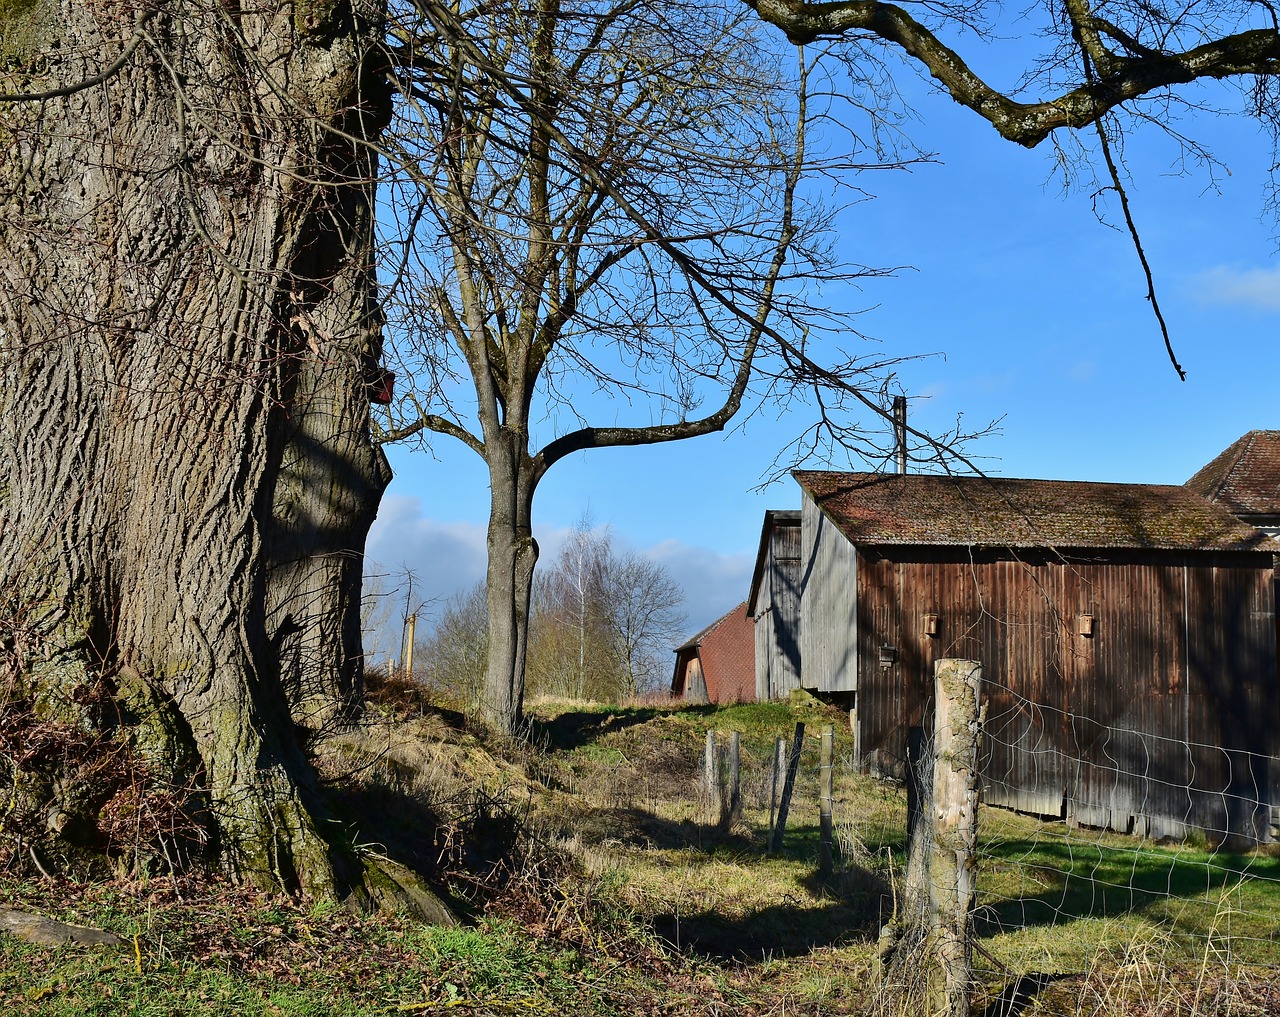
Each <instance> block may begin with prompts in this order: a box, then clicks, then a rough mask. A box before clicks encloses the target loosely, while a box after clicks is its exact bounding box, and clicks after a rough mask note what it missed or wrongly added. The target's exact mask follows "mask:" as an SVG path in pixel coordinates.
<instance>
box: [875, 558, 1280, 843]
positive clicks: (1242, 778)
mask: <svg viewBox="0 0 1280 1017" xmlns="http://www.w3.org/2000/svg"><path fill="white" fill-rule="evenodd" d="M857 586H858V589H857V594H858V599H857V603H858V609H857V613H858V624H857V632H858V688H859V693H858V717H859V725H860V728H861V730H860V731H859V743H860V746H861V752H862V753H863V760H864V764H865V765H868V766H870V767H872V768H875V769H879V770H882V771H885V772H891V773H896V772H900V771H901V763H902V757H903V754H904V747H905V744H906V736H907V730H908V729H909V728H911V727H914V726H922V725H925V724H926V723H927V721H926V718H928V717H929V716H931V713H932V704H931V703H929V702H928V696H929V695H930V694H931V692H932V687H933V685H932V674H933V663H934V661H935V660H936V659H938V658H939V657H964V658H971V659H974V660H978V661H980V662H981V663H982V665H983V675H984V680H985V681H986V684H987V692H988V696H989V707H988V725H987V730H988V744H989V752H988V756H987V762H986V765H985V775H986V778H987V784H988V786H987V790H986V791H985V796H986V799H987V800H988V801H990V802H993V803H996V804H1003V805H1008V806H1011V807H1014V808H1018V809H1023V810H1026V811H1029V812H1035V813H1040V814H1045V815H1060V814H1065V815H1066V817H1067V818H1068V819H1073V820H1076V821H1078V822H1080V823H1084V824H1087V825H1091V826H1103V827H1111V828H1113V829H1118V830H1131V831H1133V832H1138V833H1147V834H1149V835H1151V836H1179V835H1182V834H1184V833H1186V832H1187V831H1188V830H1190V829H1202V830H1209V831H1219V832H1227V831H1230V832H1233V833H1240V834H1242V835H1244V836H1250V837H1255V836H1256V837H1257V838H1258V839H1262V838H1264V837H1265V830H1266V825H1267V824H1266V816H1265V814H1263V813H1261V812H1259V811H1258V810H1257V807H1256V805H1250V804H1248V803H1250V802H1254V803H1256V802H1258V801H1259V800H1261V801H1262V802H1263V803H1266V802H1270V801H1275V800H1276V794H1275V791H1276V785H1277V783H1278V782H1280V777H1278V775H1277V774H1275V773H1273V772H1272V768H1271V765H1270V762H1268V760H1266V759H1264V758H1259V757H1271V756H1274V755H1276V753H1277V752H1278V751H1280V746H1278V745H1277V736H1276V733H1277V730H1280V724H1277V720H1278V716H1277V714H1278V711H1280V706H1278V703H1277V692H1276V684H1277V668H1276V626H1275V594H1274V582H1273V577H1272V571H1271V568H1270V559H1269V558H1268V559H1265V564H1264V560H1263V559H1262V558H1261V556H1257V555H1211V554H1174V553H1167V554H1148V555H1145V556H1144V555H1137V554H1130V555H1122V556H1111V557H1109V558H1107V559H1105V560H1097V559H1095V560H1064V559H1063V558H1061V557H1058V556H1049V555H1040V556H1023V557H1022V558H1021V559H1015V558H1013V557H1011V556H1010V555H1007V554H1006V555H1001V554H997V553H991V552H984V553H977V552H975V555H974V556H973V557H972V558H966V559H963V560H959V559H958V558H957V556H956V555H955V554H954V553H951V552H949V551H942V550H935V549H923V550H922V549H879V550H878V551H877V552H876V553H870V552H866V551H864V553H862V554H860V555H859V560H858V567H857ZM929 615H936V616H937V634H936V635H932V636H931V635H928V634H927V633H926V619H927V617H928V616H929ZM1086 618H1092V634H1086V630H1087V629H1088V622H1087V621H1086ZM886 647H888V648H889V650H886V649H885V648H886ZM890 651H891V652H890ZM1139 732H1140V733H1141V734H1139ZM1251 754H1252V755H1251ZM1189 788H1190V790H1189Z"/></svg>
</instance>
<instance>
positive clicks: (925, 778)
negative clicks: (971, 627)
mask: <svg viewBox="0 0 1280 1017" xmlns="http://www.w3.org/2000/svg"><path fill="white" fill-rule="evenodd" d="M981 686H982V667H981V665H979V664H978V663H976V662H975V661H972V660H950V659H943V660H939V661H937V663H936V664H935V666H934V688H935V694H934V704H935V706H934V711H935V712H934V718H933V720H934V723H933V738H932V740H931V741H930V739H928V738H927V737H925V736H924V732H923V731H920V732H919V733H918V734H917V733H915V732H912V734H911V735H910V736H909V743H908V750H907V755H908V770H909V771H912V772H911V773H910V775H909V776H908V782H909V788H913V790H912V791H911V793H910V799H911V806H914V807H911V806H909V812H910V813H911V819H910V820H909V823H910V826H911V831H910V846H909V851H908V862H907V875H906V880H905V886H904V888H903V892H902V894H901V897H900V899H899V900H898V902H897V912H896V913H895V915H894V918H893V921H892V922H890V923H889V925H887V926H885V928H884V929H883V930H881V933H880V950H879V961H880V974H881V979H882V991H885V992H887V993H889V994H891V995H892V996H894V997H897V998H898V1000H899V1004H900V1005H899V1008H900V1009H902V1011H903V1012H914V1011H916V1010H918V1011H919V1012H922V1013H927V1014H929V1015H930V1017H969V1002H970V995H971V987H972V978H973V945H972V939H971V937H972V932H973V900H974V891H975V886H976V865H975V860H974V853H975V848H976V845H977V838H978V799H979V793H980V790H981V783H980V780H979V776H978V752H979V747H980V743H981V737H982V723H983V720H984V713H985V708H984V707H983V706H982V697H981ZM921 997H923V998H921Z"/></svg>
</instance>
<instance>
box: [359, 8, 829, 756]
mask: <svg viewBox="0 0 1280 1017" xmlns="http://www.w3.org/2000/svg"><path fill="white" fill-rule="evenodd" d="M403 18H404V22H403V24H402V26H401V28H400V34H401V35H402V37H403V38H405V39H406V40H412V42H411V44H410V43H408V42H406V44H405V45H406V49H405V51H404V52H403V53H401V54H400V59H401V61H402V63H403V64H405V65H412V67H413V68H414V70H415V72H416V73H414V74H412V75H409V76H406V77H405V78H403V79H402V80H401V84H400V88H401V93H402V97H403V103H404V108H405V110H406V116H405V117H404V119H403V120H402V121H401V122H400V123H399V124H398V125H397V127H398V133H397V134H396V139H395V140H396V144H398V145H399V146H400V147H401V149H402V150H403V152H404V153H405V155H404V158H403V163H402V165H403V166H404V167H405V170H404V172H403V174H402V175H401V177H400V179H399V181H398V182H397V183H398V186H397V187H396V189H395V190H394V191H393V192H392V193H394V195H395V199H396V200H395V208H396V223H397V225H398V226H400V227H402V229H403V232H402V233H401V234H400V235H399V236H398V237H396V238H395V240H396V244H397V245H398V248H399V250H400V251H401V252H402V253H401V256H400V260H399V265H400V272H399V278H398V288H397V289H396V290H395V295H394V297H393V298H392V299H391V300H389V301H388V303H387V309H388V315H389V321H390V332H391V334H392V335H393V336H394V341H395V344H396V346H395V349H396V354H397V356H398V357H399V358H400V359H399V368H400V370H401V371H402V372H404V374H405V375H406V376H407V377H408V378H409V379H410V386H409V388H410V391H409V392H408V393H407V394H406V395H405V396H404V397H403V398H402V399H401V401H400V402H399V403H398V404H397V406H396V407H395V409H394V411H393V413H392V416H391V420H390V422H389V424H388V426H387V429H386V432H385V434H384V438H385V439H387V440H405V439H407V438H411V437H417V438H418V439H419V440H425V437H424V436H425V435H427V434H428V433H435V434H437V435H445V436H448V437H450V438H452V439H457V440H460V441H462V442H463V443H465V444H466V445H467V446H468V447H469V448H471V449H473V450H474V451H475V452H476V453H477V454H478V455H479V456H481V457H482V458H483V459H484V461H485V463H486V465H487V467H488V470H489V476H490V490H491V503H490V517H489V532H488V575H487V582H488V591H489V625H490V630H489V675H488V680H487V683H486V688H485V693H484V697H483V701H482V704H481V713H482V716H483V717H484V719H485V720H486V721H487V722H488V723H489V724H490V725H491V726H492V727H494V728H495V729H497V730H499V731H502V732H508V733H509V732H512V731H514V730H515V729H516V728H517V727H518V726H519V722H520V716H521V704H522V700H523V693H524V684H525V663H526V657H527V653H528V645H529V618H530V608H531V596H532V588H533V572H534V564H535V562H536V560H537V555H538V550H537V545H536V543H535V541H534V539H533V535H532V524H531V520H532V506H533V499H534V494H535V492H536V490H537V488H538V485H539V484H540V483H541V481H542V479H543V478H544V477H545V476H546V474H547V472H548V471H549V470H550V469H551V468H552V467H553V466H554V465H555V464H556V463H557V462H559V461H561V460H562V459H564V458H565V457H566V456H570V455H572V454H574V453H577V452H582V451H585V450H589V449H598V448H604V447H609V446H623V445H637V444H651V443H657V442H666V441H675V440H680V439H685V438H691V437H695V436H698V435H703V434H708V433H711V432H714V431H718V430H721V429H723V428H724V427H725V426H726V424H728V422H729V421H731V420H732V419H733V418H734V416H735V415H736V414H737V413H738V412H739V410H740V409H741V408H742V406H743V404H744V397H746V395H747V393H748V389H749V386H750V384H751V382H752V380H753V378H755V377H756V375H757V372H759V371H761V370H762V369H763V368H762V365H763V364H764V363H765V361H766V354H765V352H764V349H763V346H762V344H764V345H770V344H772V343H773V341H774V340H773V338H772V337H775V336H777V335H779V332H778V330H783V331H785V332H788V333H792V334H794V335H796V336H799V335H800V334H801V333H803V331H804V330H805V329H806V328H815V329H816V328H819V327H820V326H821V325H822V324H825V323H828V322H827V319H826V318H825V316H824V315H823V314H820V313H818V312H815V310H814V309H813V308H812V307H809V306H808V305H807V304H806V303H805V293H804V289H803V283H804V282H805V281H806V280H808V281H814V280H817V279H818V278H822V279H823V280H824V281H825V282H826V283H828V284H830V283H831V282H835V281H839V280H840V279H841V278H843V277H844V273H843V271H842V270H840V269H838V268H836V267H834V266H832V265H831V264H830V263H829V261H828V259H827V258H826V252H825V250H824V248H823V247H822V242H823V241H822V237H823V232H822V231H823V228H824V226H825V220H824V219H823V216H822V213H821V212H820V210H818V209H816V208H814V207H813V206H811V205H809V204H807V203H806V202H805V201H804V200H803V196H802V194H801V183H802V180H803V179H804V176H805V173H806V172H808V171H810V170H813V169H815V167H816V165H817V164H815V163H814V161H813V160H812V159H811V157H810V155H809V154H808V153H807V151H806V149H805V132H806V130H807V126H808V118H809V114H808V111H807V107H806V101H807V96H806V88H807V84H806V82H807V74H808V69H807V67H806V65H805V64H804V62H803V61H801V62H800V64H799V65H798V69H797V70H796V71H795V72H780V71H779V70H777V69H776V68H777V64H778V52H777V51H776V50H775V49H774V48H773V47H772V46H771V45H769V44H768V43H767V42H766V41H765V40H764V39H763V38H762V34H764V33H762V32H761V31H759V30H758V29H757V28H753V25H752V22H753V21H754V19H753V18H752V17H751V16H750V14H749V12H746V11H744V10H735V9H734V7H733V5H732V4H722V3H692V2H666V3H656V2H639V0H614V2H606V3H597V2H585V0H583V2H568V3H566V2H562V0H537V2H535V3H533V4H528V5H525V4H514V3H508V2H500V3H497V4H483V5H481V4H476V5H474V6H473V5H471V4H464V5H462V6H461V7H456V8H453V9H452V10H451V11H445V10H443V9H440V8H436V7H425V6H422V5H416V6H414V7H412V8H411V9H410V10H408V11H406V12H404V14H403ZM410 156H412V158H410ZM796 342H797V344H802V343H803V340H801V339H799V338H797V340H796ZM771 348H772V349H773V351H774V354H775V355H776V354H777V352H778V350H777V346H776V345H773V346H771ZM592 390H595V391H596V392H598V393H600V396H599V401H600V402H602V403H603V406H602V407H601V408H600V409H599V410H598V411H595V412H599V413H600V414H601V415H602V416H603V420H602V421H592V420H590V419H589V418H588V415H587V413H588V405H587V402H586V400H585V399H584V398H583V395H584V393H587V392H590V391H592ZM704 403H705V404H706V407H705V408H704ZM627 416H630V417H631V419H632V420H633V421H634V423H631V424H627V423H622V422H620V421H621V420H623V419H624V418H625V417H627Z"/></svg>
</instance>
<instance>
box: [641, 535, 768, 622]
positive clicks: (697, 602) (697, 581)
mask: <svg viewBox="0 0 1280 1017" xmlns="http://www.w3.org/2000/svg"><path fill="white" fill-rule="evenodd" d="M645 553H646V554H648V555H649V557H651V558H652V559H653V560H654V561H656V562H659V563H660V564H662V565H665V566H666V567H667V569H668V570H669V571H670V572H671V575H672V576H674V577H675V580H676V582H677V583H679V584H680V588H681V589H682V590H684V610H685V614H686V615H688V625H687V628H688V630H689V631H688V633H687V634H688V635H693V633H695V632H697V631H699V630H700V629H703V628H705V627H706V626H707V625H709V624H711V622H713V621H715V620H716V619H717V618H719V617H720V616H721V615H722V614H724V613H725V612H726V611H728V610H729V608H731V607H733V606H734V605H736V604H740V603H742V601H744V600H746V599H747V594H748V593H750V592H751V591H750V586H751V571H752V569H753V568H754V567H755V555H754V552H753V553H750V554H748V553H745V552H739V553H736V554H723V553H721V552H718V551H712V550H710V549H709V548H705V547H694V546H692V545H689V544H685V543H682V542H681V541H679V540H664V541H662V543H660V544H656V545H654V546H653V547H650V548H647V549H645Z"/></svg>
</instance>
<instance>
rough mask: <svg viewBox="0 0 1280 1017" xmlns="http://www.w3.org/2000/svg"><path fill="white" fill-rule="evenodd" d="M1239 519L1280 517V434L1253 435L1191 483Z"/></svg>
mask: <svg viewBox="0 0 1280 1017" xmlns="http://www.w3.org/2000/svg"><path fill="white" fill-rule="evenodd" d="M1186 486H1187V487H1188V488H1190V489H1191V490H1192V491H1195V492H1196V493H1197V494H1200V495H1203V496H1204V497H1206V498H1208V499H1209V500H1211V501H1215V502H1217V503H1218V504H1219V505H1222V506H1223V507H1224V508H1226V509H1227V511H1228V512H1233V513H1235V514H1236V515H1280V431H1250V432H1249V433H1248V434H1246V435H1244V436H1243V437H1242V438H1238V439H1236V441H1235V442H1233V443H1232V445H1231V447H1230V448H1228V449H1227V450H1226V451H1225V452H1223V453H1222V454H1221V455H1220V456H1218V457H1217V458H1216V459H1214V460H1213V462H1211V463H1209V465H1208V466H1206V467H1205V468H1204V469H1202V470H1200V471H1199V472H1198V473H1197V474H1196V475H1195V476H1194V477H1192V478H1191V479H1190V480H1188V481H1187V484H1186Z"/></svg>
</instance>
